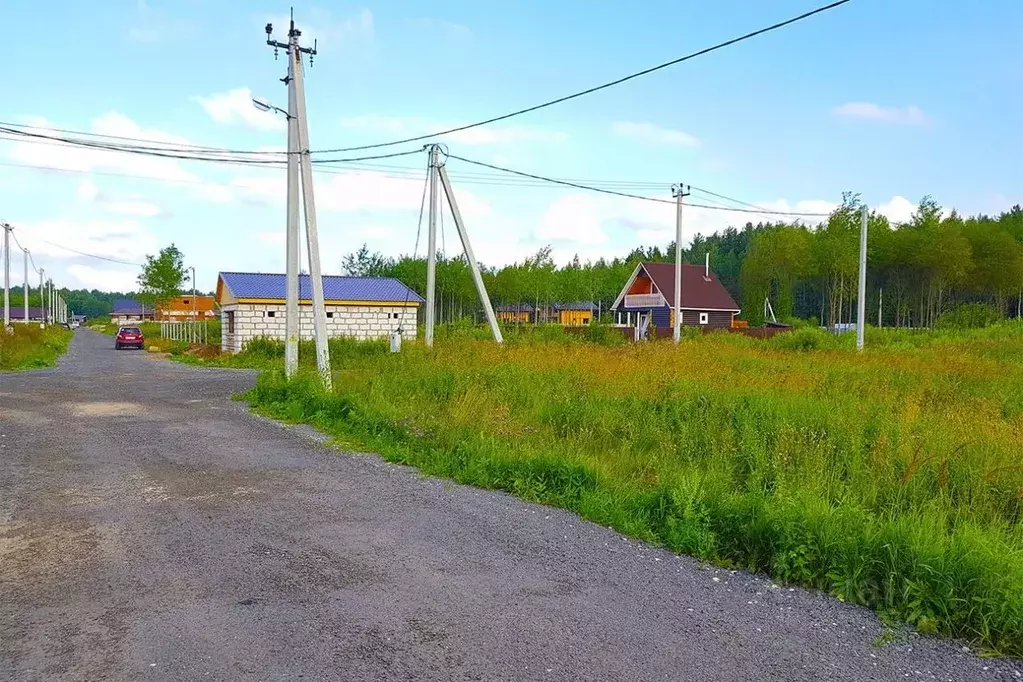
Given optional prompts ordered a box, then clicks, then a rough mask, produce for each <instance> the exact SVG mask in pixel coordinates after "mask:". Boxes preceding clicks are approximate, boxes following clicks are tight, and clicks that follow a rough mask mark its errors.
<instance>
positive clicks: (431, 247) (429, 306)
mask: <svg viewBox="0 0 1023 682" xmlns="http://www.w3.org/2000/svg"><path fill="white" fill-rule="evenodd" d="M439 165H440V146H439V145H436V144H435V145H431V146H430V174H429V179H428V182H429V189H430V219H429V223H428V224H429V230H428V232H427V238H426V313H425V317H426V320H425V322H426V345H427V346H432V345H433V325H434V317H436V307H437V294H436V292H437V176H438V173H437V168H438V167H439Z"/></svg>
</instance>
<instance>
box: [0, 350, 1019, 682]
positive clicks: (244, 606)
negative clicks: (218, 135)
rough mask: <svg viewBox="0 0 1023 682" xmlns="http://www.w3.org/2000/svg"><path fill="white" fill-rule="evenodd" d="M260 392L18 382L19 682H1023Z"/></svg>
mask: <svg viewBox="0 0 1023 682" xmlns="http://www.w3.org/2000/svg"><path fill="white" fill-rule="evenodd" d="M252 381H253V375H252V374H251V373H249V372H243V371H229V370H210V369H196V368H192V367H187V366H184V365H179V364H176V363H172V362H169V361H167V360H163V359H160V358H157V357H156V356H153V355H149V354H147V353H144V352H137V351H114V349H113V342H112V340H111V339H109V338H106V337H101V336H100V335H98V334H96V333H94V332H91V331H87V330H80V331H78V332H77V333H76V335H75V339H74V341H73V343H72V344H71V349H70V351H69V352H68V355H67V356H66V357H65V358H64V360H63V362H62V364H61V366H60V367H59V368H56V369H53V370H42V371H37V372H32V373H23V374H0V680H19V681H20V680H175V681H180V680H200V679H201V680H207V679H209V680H298V679H303V680H700V681H703V680H707V681H710V680H729V681H731V680H788V681H791V680H857V681H862V680H906V679H912V680H955V681H959V680H1018V679H1023V673H1021V669H1023V668H1021V666H1020V665H1019V664H1018V662H1011V661H1010V662H1006V661H992V660H983V659H978V658H976V657H974V656H973V655H972V654H970V653H968V652H966V651H964V650H963V647H962V646H961V645H957V644H956V643H952V642H943V641H939V640H935V639H931V638H927V637H920V636H917V635H913V634H908V633H903V634H901V635H899V637H898V638H897V640H896V642H895V643H891V644H886V645H884V646H875V640H876V639H877V638H878V636H879V635H880V634H881V633H882V626H881V625H880V623H879V622H878V621H877V619H876V618H875V617H874V616H873V615H872V614H871V613H870V612H869V611H866V610H864V609H860V608H855V607H851V606H848V605H845V604H842V603H840V602H838V601H836V600H833V599H830V598H827V597H825V596H823V595H820V594H813V593H808V592H805V591H803V590H798V589H797V590H793V589H789V588H785V587H776V586H774V585H772V584H771V582H770V580H767V579H765V578H763V577H757V576H751V575H748V574H745V573H742V572H730V571H725V570H716V569H713V568H708V567H704V566H701V565H700V564H698V563H697V562H694V561H692V560H690V559H687V558H680V557H677V556H675V555H673V554H670V553H668V552H665V551H661V550H658V549H653V548H651V547H648V546H645V545H643V544H641V543H637V542H634V541H631V540H628V539H626V538H623V537H622V536H621V535H619V534H618V533H615V532H613V531H610V530H608V529H606V528H603V527H600V526H596V525H593V524H591V523H587V522H583V521H580V520H579V519H578V518H577V517H575V516H573V515H572V514H569V513H566V512H562V511H558V510H554V509H548V508H546V507H542V506H540V505H535V504H528V503H525V502H521V501H519V500H516V499H514V498H512V497H510V496H508V495H504V494H501V493H494V492H486V491H480V490H476V489H473V488H467V487H463V486H458V485H454V484H451V483H448V482H445V481H441V480H435V479H425V478H422V477H421V476H420V475H418V474H417V473H416V472H415V471H414V470H411V469H408V468H403V467H396V466H392V465H390V464H387V463H384V462H382V461H381V460H380V459H379V458H377V457H374V456H370V455H352V454H343V453H340V452H337V451H335V450H332V449H329V448H327V447H326V446H324V445H323V444H321V443H320V442H319V441H317V439H316V438H315V435H314V434H312V433H311V432H309V431H308V430H306V429H303V428H295V427H283V426H280V425H277V424H275V423H272V422H269V421H266V420H263V419H260V418H258V417H255V416H253V415H251V414H248V413H247V412H246V411H245V410H244V407H243V406H242V404H240V403H238V402H233V401H231V400H230V396H231V395H232V394H233V393H236V392H238V391H240V390H244V389H245V388H246V387H247V386H249V385H250V384H251V382H252Z"/></svg>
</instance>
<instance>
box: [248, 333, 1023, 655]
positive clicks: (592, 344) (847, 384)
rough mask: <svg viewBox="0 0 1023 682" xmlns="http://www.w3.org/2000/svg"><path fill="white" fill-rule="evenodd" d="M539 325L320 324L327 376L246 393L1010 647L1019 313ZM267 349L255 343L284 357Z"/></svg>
mask: <svg viewBox="0 0 1023 682" xmlns="http://www.w3.org/2000/svg"><path fill="white" fill-rule="evenodd" d="M547 333H550V334H553V332H542V333H540V334H534V335H530V336H527V335H520V336H514V337H513V336H511V335H510V336H509V342H508V343H507V344H506V345H505V346H504V347H497V346H496V345H495V344H493V343H492V342H487V341H479V340H474V339H472V338H457V339H455V338H449V339H438V343H437V344H436V346H435V348H433V349H426V348H424V347H422V346H421V345H418V344H407V345H406V347H405V348H404V349H403V351H402V353H400V354H390V353H388V352H387V348H386V345H385V344H383V343H374V344H359V343H356V342H353V341H335V342H332V360H333V361H334V367H335V380H334V385H335V390H334V391H333V392H331V393H326V392H324V391H322V390H321V389H320V388H318V384H317V382H316V381H315V379H314V378H312V377H311V375H310V376H306V377H304V378H300V379H298V380H293V381H291V382H286V381H285V380H284V379H283V378H282V377H281V376H280V375H279V374H277V373H276V372H274V371H270V372H266V373H264V374H263V375H262V376H261V378H260V379H259V381H258V382H257V385H256V387H255V388H254V389H253V390H252V392H251V393H250V394H249V396H248V397H249V400H250V402H251V403H252V404H253V405H254V406H256V408H257V409H260V410H262V411H264V412H266V413H268V414H271V415H274V416H277V417H282V418H286V419H290V420H296V421H305V422H310V423H313V424H315V425H316V426H318V427H319V428H321V429H323V430H325V431H327V432H329V433H331V434H333V435H335V436H336V437H338V438H339V439H341V440H342V441H344V442H348V443H351V444H353V445H358V446H360V447H370V448H374V449H377V450H379V451H380V452H381V453H382V454H383V455H384V456H385V457H387V458H388V459H390V460H392V461H396V462H402V463H407V464H411V465H415V466H417V467H419V468H421V469H422V470H423V471H425V472H427V473H430V474H435V475H439V476H445V477H448V478H452V479H454V480H456V481H459V482H463V483H468V484H473V485H478V486H483V487H489V488H497V489H501V490H507V491H510V492H513V493H515V494H517V495H519V496H522V497H524V498H526V499H531V500H537V501H541V502H544V503H547V504H552V505H557V506H562V507H565V508H568V509H571V510H574V511H576V512H578V513H579V514H581V515H582V516H584V517H586V518H589V519H592V520H594V521H597V522H599V523H602V524H607V525H612V526H614V527H615V528H617V529H619V530H621V531H622V532H625V533H628V534H630V535H633V536H635V537H638V538H641V539H644V540H646V541H649V542H652V543H656V544H660V545H663V546H665V547H668V548H670V549H672V550H674V551H678V552H683V553H687V554H691V555H694V556H697V557H700V558H702V559H705V560H708V561H712V562H715V563H718V564H722V565H726V566H733V567H741V568H746V569H749V570H752V571H762V572H765V573H768V574H770V575H771V576H773V577H774V578H775V579H777V580H780V581H784V582H787V583H794V584H801V585H806V586H809V587H813V588H816V589H820V590H823V591H826V592H828V593H830V594H833V595H835V596H837V597H840V598H842V599H845V600H847V601H850V602H853V603H857V604H864V605H867V606H870V607H873V608H875V609H879V610H883V611H885V612H887V613H889V614H892V615H897V616H898V617H900V618H902V619H904V620H906V621H908V622H909V623H911V624H913V625H914V626H915V627H917V628H918V629H919V630H921V631H922V632H934V633H940V634H944V635H951V636H956V637H962V638H965V639H967V640H969V641H972V642H974V643H976V644H978V645H980V646H982V647H984V648H986V649H988V650H990V651H993V652H998V653H1004V654H1012V655H1023V455H1021V452H1023V325H1020V324H1010V323H1003V324H1000V325H995V326H992V327H987V328H984V329H978V330H945V331H940V332H909V331H899V330H874V329H871V330H868V334H867V349H866V350H865V351H863V352H861V353H857V352H856V351H855V349H854V337H853V335H851V334H842V335H838V336H835V335H831V334H828V333H826V332H822V331H820V330H814V329H801V330H796V331H794V332H793V333H791V334H784V335H779V336H776V337H774V338H772V339H769V340H758V339H751V338H747V337H743V336H737V335H731V334H711V335H706V336H699V337H696V338H686V339H685V340H684V342H683V343H682V345H681V346H679V347H676V346H674V345H673V344H672V343H671V342H670V341H668V342H656V343H648V344H639V345H628V346H617V345H610V346H605V345H602V344H601V343H600V340H599V339H597V340H593V339H587V338H586V337H573V338H572V339H566V338H565V337H566V336H567V335H564V334H562V335H561V336H558V337H556V338H555V337H553V336H552V337H551V338H546V337H545V336H544V334H547ZM612 343H613V342H612ZM278 348H279V344H277V345H274V344H272V343H269V344H267V345H266V347H263V346H261V345H258V344H257V345H255V346H253V345H251V344H250V348H249V351H248V352H249V353H259V354H260V355H259V357H265V358H271V357H272V358H273V361H272V362H270V361H268V362H266V363H265V364H264V366H266V367H276V366H277V365H278V364H279V360H277V357H278V356H277V355H275V354H276V353H277V352H278V350H277V349H278ZM304 351H305V352H304V356H305V357H306V358H308V360H307V362H308V361H311V357H312V352H311V348H306V349H304ZM307 366H308V365H307Z"/></svg>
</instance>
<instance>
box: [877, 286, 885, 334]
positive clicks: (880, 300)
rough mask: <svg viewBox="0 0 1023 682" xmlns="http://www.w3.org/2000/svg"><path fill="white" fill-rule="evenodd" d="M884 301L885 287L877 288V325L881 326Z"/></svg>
mask: <svg viewBox="0 0 1023 682" xmlns="http://www.w3.org/2000/svg"><path fill="white" fill-rule="evenodd" d="M882 303H884V289H878V290H877V326H878V329H880V328H881V310H882V308H881V305H882Z"/></svg>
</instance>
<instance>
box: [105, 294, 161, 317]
mask: <svg viewBox="0 0 1023 682" xmlns="http://www.w3.org/2000/svg"><path fill="white" fill-rule="evenodd" d="M150 312H152V311H150ZM113 314H114V315H141V314H142V304H141V303H139V302H138V301H136V300H135V299H134V298H119V299H117V300H116V301H114V312H113Z"/></svg>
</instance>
